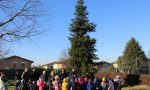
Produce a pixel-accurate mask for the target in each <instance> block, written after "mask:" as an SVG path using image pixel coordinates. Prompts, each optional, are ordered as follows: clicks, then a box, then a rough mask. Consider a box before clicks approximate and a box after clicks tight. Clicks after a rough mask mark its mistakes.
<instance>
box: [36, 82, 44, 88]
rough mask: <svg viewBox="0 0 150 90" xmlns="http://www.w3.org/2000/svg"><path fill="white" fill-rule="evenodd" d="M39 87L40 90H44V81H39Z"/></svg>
mask: <svg viewBox="0 0 150 90" xmlns="http://www.w3.org/2000/svg"><path fill="white" fill-rule="evenodd" d="M37 86H38V87H39V90H44V82H43V81H42V80H39V81H37Z"/></svg>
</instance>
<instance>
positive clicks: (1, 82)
mask: <svg viewBox="0 0 150 90" xmlns="http://www.w3.org/2000/svg"><path fill="white" fill-rule="evenodd" d="M0 90H8V84H7V79H6V76H5V74H4V73H3V72H0Z"/></svg>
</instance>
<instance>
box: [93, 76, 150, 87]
mask: <svg viewBox="0 0 150 90" xmlns="http://www.w3.org/2000/svg"><path fill="white" fill-rule="evenodd" d="M117 75H120V76H121V80H122V82H123V83H125V84H128V85H138V84H142V85H150V75H143V74H125V73H110V74H106V73H96V74H95V76H96V77H99V78H102V77H106V76H109V77H111V78H112V79H114V78H115V77H116V76H117Z"/></svg>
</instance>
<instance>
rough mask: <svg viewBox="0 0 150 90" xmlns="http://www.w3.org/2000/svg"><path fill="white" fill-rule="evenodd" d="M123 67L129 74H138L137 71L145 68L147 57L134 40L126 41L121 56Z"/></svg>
mask: <svg viewBox="0 0 150 90" xmlns="http://www.w3.org/2000/svg"><path fill="white" fill-rule="evenodd" d="M123 60H124V64H123V66H124V67H125V68H126V70H127V71H130V72H131V73H139V70H140V69H141V68H142V67H144V66H145V64H146V62H147V57H146V55H145V53H144V51H143V50H142V48H141V46H140V45H139V43H138V42H137V41H136V40H135V38H131V40H130V41H128V43H127V45H126V47H125V50H124V55H123Z"/></svg>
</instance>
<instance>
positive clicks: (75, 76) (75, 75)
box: [69, 68, 77, 80]
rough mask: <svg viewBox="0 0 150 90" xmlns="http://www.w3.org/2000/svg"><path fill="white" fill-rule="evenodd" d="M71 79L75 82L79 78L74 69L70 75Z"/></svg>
mask: <svg viewBox="0 0 150 90" xmlns="http://www.w3.org/2000/svg"><path fill="white" fill-rule="evenodd" d="M69 77H70V78H73V79H74V80H75V78H77V72H76V70H75V69H74V68H72V70H71V72H70V74H69Z"/></svg>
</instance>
